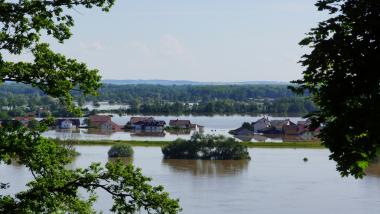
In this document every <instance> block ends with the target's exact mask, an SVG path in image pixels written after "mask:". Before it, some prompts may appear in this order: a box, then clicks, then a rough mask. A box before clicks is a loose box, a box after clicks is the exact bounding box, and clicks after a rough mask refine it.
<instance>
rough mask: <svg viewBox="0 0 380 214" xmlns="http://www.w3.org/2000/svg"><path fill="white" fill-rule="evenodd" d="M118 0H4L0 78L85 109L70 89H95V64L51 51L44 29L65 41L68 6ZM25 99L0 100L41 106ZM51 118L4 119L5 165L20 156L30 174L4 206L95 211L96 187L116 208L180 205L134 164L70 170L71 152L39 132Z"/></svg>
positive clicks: (0, 140) (0, 204)
mask: <svg viewBox="0 0 380 214" xmlns="http://www.w3.org/2000/svg"><path fill="white" fill-rule="evenodd" d="M113 3H114V0H55V1H37V0H19V1H6V0H0V83H2V82H5V81H11V82H18V83H24V84H29V85H31V86H33V87H37V88H39V89H40V90H41V92H42V93H43V94H46V95H49V96H52V97H55V98H58V100H59V101H60V103H63V104H65V108H66V109H67V110H68V111H69V112H73V113H80V111H79V109H78V108H75V106H74V104H73V97H72V92H73V90H76V91H79V94H80V95H88V94H93V95H96V94H97V89H98V88H99V87H100V85H101V84H100V76H99V74H98V71H97V70H96V69H89V68H87V66H86V65H85V64H84V63H80V62H77V61H76V60H75V59H68V58H66V57H65V56H63V55H61V54H58V53H54V52H53V51H52V50H50V49H49V45H48V44H46V43H43V42H41V39H42V38H43V37H42V35H44V34H46V35H47V36H48V37H49V36H50V37H53V38H55V39H57V40H58V41H59V42H63V41H64V40H66V39H68V38H70V36H71V32H70V28H71V27H72V26H73V25H74V20H73V18H72V17H71V16H70V12H71V11H72V10H74V9H75V7H78V6H83V7H85V8H92V7H98V8H101V9H102V10H103V11H108V10H109V8H110V7H111V6H112V5H113ZM44 38H45V37H44ZM5 52H7V53H9V54H14V55H19V54H22V53H25V52H30V53H31V54H32V55H33V57H34V59H33V61H32V62H11V61H9V62H7V61H4V60H3V58H2V54H3V53H5ZM40 95H41V94H40ZM41 99H45V98H44V97H42V98H41ZM47 99H49V98H47ZM25 101H30V100H21V99H15V100H11V99H0V102H3V104H4V105H5V106H8V107H9V109H11V110H14V109H16V107H20V106H23V105H25V104H27V105H29V106H30V107H33V108H34V107H36V105H35V103H32V102H31V103H29V102H25ZM4 116H6V115H4ZM8 116H9V115H8ZM47 123H49V120H47V121H46V123H45V122H44V123H41V124H39V125H38V124H34V125H33V128H32V129H28V128H25V127H23V126H22V125H21V124H20V123H17V122H14V121H5V122H4V123H2V126H1V127H0V164H4V163H5V164H10V163H11V162H12V161H18V162H19V163H20V164H23V165H24V166H26V167H27V168H28V170H29V171H30V172H31V174H32V176H33V179H32V180H31V181H30V182H29V183H28V184H27V186H26V188H25V190H24V191H21V192H19V193H16V194H15V195H3V194H1V195H0V213H95V211H94V210H93V208H92V205H93V203H94V202H95V200H96V190H98V189H102V190H104V191H106V192H107V193H109V194H110V195H111V196H112V198H113V199H114V203H113V205H112V208H111V211H113V212H116V213H137V212H140V211H144V212H147V213H177V212H179V210H180V207H179V205H178V200H173V199H170V198H169V196H168V193H166V192H164V191H163V187H161V186H157V187H154V186H151V185H150V184H149V182H150V180H151V179H150V178H147V177H145V176H143V175H142V173H141V170H140V169H136V168H134V167H133V166H132V165H125V164H123V163H121V162H117V163H107V164H106V165H105V166H104V167H102V166H101V165H100V164H98V163H93V164H91V166H90V167H88V168H85V169H68V168H67V164H70V163H71V161H72V160H73V155H74V154H73V151H72V150H70V149H68V148H66V147H64V146H62V145H59V144H56V143H54V142H53V141H51V140H48V139H45V138H43V137H41V135H40V133H41V132H43V131H46V130H47V125H48V124H47ZM8 187H9V184H4V183H1V182H0V189H5V188H8ZM79 190H81V191H86V192H87V193H89V197H87V198H85V197H83V196H80V194H79Z"/></svg>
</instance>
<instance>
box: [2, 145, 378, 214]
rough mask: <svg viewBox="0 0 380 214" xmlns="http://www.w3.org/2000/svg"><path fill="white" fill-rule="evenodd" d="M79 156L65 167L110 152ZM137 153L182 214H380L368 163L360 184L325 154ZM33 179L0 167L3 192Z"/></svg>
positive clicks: (95, 149)
mask: <svg viewBox="0 0 380 214" xmlns="http://www.w3.org/2000/svg"><path fill="white" fill-rule="evenodd" d="M76 149H77V151H78V152H80V153H81V155H80V156H78V157H77V158H76V159H75V161H74V162H73V164H72V165H71V166H70V167H73V168H76V167H86V166H88V165H89V164H90V163H91V162H94V161H95V162H101V163H103V164H104V163H106V162H107V161H108V158H107V151H108V149H109V147H108V146H78V147H76ZM134 150H135V154H134V157H133V159H132V160H130V161H131V162H133V164H134V165H135V166H137V167H140V168H142V172H143V174H144V175H146V176H149V177H152V178H153V181H152V183H153V184H155V185H157V184H161V185H163V186H164V187H165V190H166V191H168V192H169V193H170V196H171V197H174V198H179V199H180V204H181V206H182V207H183V212H182V213H186V214H187V213H196V214H203V213H205V214H206V213H207V214H210V213H239V214H240V213H242V214H245V213H247V214H248V213H249V214H251V213H260V214H278V213H282V214H298V213H299V214H304V213H308V214H314V213H315V214H321V213H323V214H329V213H332V214H335V213H345V214H377V213H380V164H372V165H371V166H370V168H369V170H368V176H366V177H365V178H364V179H362V180H355V179H354V178H352V177H348V178H341V177H340V175H339V173H338V172H337V171H336V170H335V163H334V162H333V161H330V160H329V159H328V155H329V151H328V150H326V149H273V148H271V149H259V148H254V149H249V152H250V155H251V157H252V160H250V161H202V160H164V159H163V158H162V154H161V151H160V148H158V147H134ZM304 157H307V158H308V159H309V161H307V162H304V161H303V158H304ZM30 178H31V175H30V173H29V172H28V171H27V170H26V169H25V168H24V167H22V166H18V165H9V166H5V165H1V166H0V180H1V181H2V182H10V184H11V188H10V189H8V190H6V191H3V192H2V193H11V194H12V193H14V192H15V191H20V190H22V189H24V188H25V187H24V185H25V183H26V181H27V180H29V179H30ZM99 194H100V197H99V199H98V200H99V202H98V203H97V204H96V209H97V210H99V211H100V210H102V211H103V212H104V213H108V212H109V211H108V209H109V208H110V207H111V204H112V200H111V198H110V197H109V196H108V195H106V194H105V193H104V192H99Z"/></svg>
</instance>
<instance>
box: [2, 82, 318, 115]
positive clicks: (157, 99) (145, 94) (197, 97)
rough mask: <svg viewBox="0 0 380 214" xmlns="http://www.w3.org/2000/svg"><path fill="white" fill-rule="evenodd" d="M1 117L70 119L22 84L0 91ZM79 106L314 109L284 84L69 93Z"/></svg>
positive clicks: (175, 110)
mask: <svg viewBox="0 0 380 214" xmlns="http://www.w3.org/2000/svg"><path fill="white" fill-rule="evenodd" d="M0 95H1V98H0V106H1V107H2V108H1V110H0V117H1V118H3V119H6V118H10V117H15V116H25V115H27V114H28V112H36V113H37V115H38V116H41V117H44V116H46V115H47V111H41V109H43V110H48V112H49V113H50V114H52V115H53V116H56V117H65V116H72V113H70V112H69V111H68V110H67V108H66V107H65V106H64V105H61V104H60V102H59V100H58V99H56V98H52V97H49V96H47V95H45V94H44V93H42V92H41V91H40V90H38V89H35V88H33V87H31V86H27V85H22V84H4V85H3V86H1V87H0ZM73 95H74V100H75V101H76V103H77V105H79V106H83V105H84V104H85V103H86V102H92V103H94V105H96V104H98V102H104V101H107V102H109V103H110V104H114V103H120V104H128V105H129V108H125V109H116V110H107V111H93V112H90V111H89V110H88V109H84V113H85V114H94V113H100V112H103V113H105V112H108V113H119V114H125V113H127V114H178V115H179V114H203V115H212V114H263V113H270V114H284V115H304V114H306V113H309V112H313V111H315V110H316V109H317V108H316V106H315V105H314V103H313V102H312V101H311V100H310V99H309V97H308V96H295V95H294V94H292V93H291V92H290V91H289V90H288V89H287V87H286V86H285V85H217V86H215V85H208V86H191V85H181V86H177V85H173V86H163V85H109V84H107V85H103V86H102V87H101V89H100V92H99V96H98V97H95V96H81V95H80V94H78V93H73Z"/></svg>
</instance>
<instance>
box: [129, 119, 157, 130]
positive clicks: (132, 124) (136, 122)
mask: <svg viewBox="0 0 380 214" xmlns="http://www.w3.org/2000/svg"><path fill="white" fill-rule="evenodd" d="M153 121H154V118H153V117H131V118H130V119H129V122H128V123H127V125H126V127H128V128H132V129H142V125H143V124H144V123H149V122H153Z"/></svg>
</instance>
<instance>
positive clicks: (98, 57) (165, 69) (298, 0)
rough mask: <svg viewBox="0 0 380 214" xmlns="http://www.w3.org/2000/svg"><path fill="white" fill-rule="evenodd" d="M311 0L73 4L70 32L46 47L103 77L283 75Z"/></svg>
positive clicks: (296, 52) (310, 18)
mask: <svg viewBox="0 0 380 214" xmlns="http://www.w3.org/2000/svg"><path fill="white" fill-rule="evenodd" d="M315 1H316V0H189V1H185V0H117V1H116V4H115V6H114V7H113V8H112V9H111V11H110V12H109V13H103V12H101V11H100V10H99V9H92V10H88V9H85V8H78V9H76V10H75V11H74V12H73V15H74V18H75V27H74V28H73V30H72V32H73V34H74V35H73V36H72V38H71V39H70V40H67V41H66V42H65V43H64V44H63V45H61V44H58V43H54V42H53V44H52V48H53V49H54V50H55V51H58V52H61V53H63V54H65V55H67V56H68V57H71V58H77V59H78V60H79V61H82V62H85V63H87V64H88V65H89V67H91V68H97V69H99V70H100V73H101V75H102V77H103V79H118V80H121V79H166V80H193V81H213V82H214V81H215V82H216V81H224V82H225V81H228V82H229V81H261V80H269V81H290V80H295V79H298V78H300V77H301V73H302V67H301V65H300V64H299V63H297V62H298V61H299V60H300V57H301V56H302V55H303V54H304V53H307V52H308V51H309V50H308V49H307V48H302V47H300V46H299V45H298V42H299V41H300V40H301V39H302V38H303V37H304V36H305V33H307V32H308V31H309V30H310V28H312V27H315V26H316V25H317V23H318V21H321V20H323V19H325V18H326V17H323V15H322V14H321V13H320V12H318V11H317V9H316V7H315V6H314V3H315Z"/></svg>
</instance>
